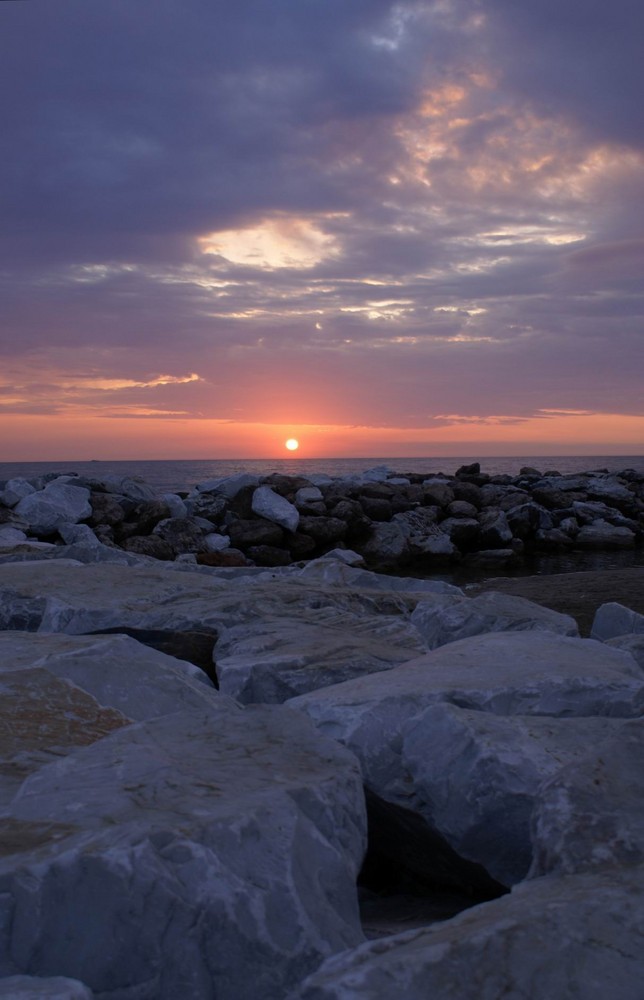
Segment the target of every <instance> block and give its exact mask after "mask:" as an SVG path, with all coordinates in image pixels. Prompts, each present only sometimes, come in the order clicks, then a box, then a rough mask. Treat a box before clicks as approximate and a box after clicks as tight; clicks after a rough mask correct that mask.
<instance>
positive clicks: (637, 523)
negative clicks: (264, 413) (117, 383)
mask: <svg viewBox="0 0 644 1000" xmlns="http://www.w3.org/2000/svg"><path fill="white" fill-rule="evenodd" d="M643 537H644V474H643V473H639V472H637V471H635V470H633V469H624V470H623V471H622V472H620V473H618V474H617V473H610V472H608V471H606V470H603V471H602V470H599V471H594V472H588V473H584V474H575V475H560V474H559V473H558V472H557V471H556V470H549V471H546V472H544V473H541V472H540V471H538V470H537V469H533V468H528V467H525V468H523V469H522V470H521V472H520V474H519V475H518V476H508V475H497V476H491V475H488V474H487V473H484V472H481V469H480V466H479V465H478V463H477V464H474V465H469V466H463V467H462V468H461V469H459V470H458V472H457V473H456V474H455V475H454V476H446V475H443V474H442V473H437V474H435V475H431V476H425V475H419V474H415V473H407V474H405V475H398V474H395V473H394V472H392V470H390V469H388V468H386V467H384V466H383V467H377V468H375V469H372V470H370V471H369V472H366V473H362V474H360V475H355V476H351V477H348V478H343V479H332V478H330V477H328V476H321V475H311V476H310V477H309V478H305V477H303V476H285V475H280V474H273V475H270V476H264V477H262V478H261V479H260V478H259V477H258V476H254V475H251V474H250V473H240V474H238V475H235V476H229V477H227V478H224V479H214V480H210V481H208V482H204V483H199V484H198V485H197V486H195V488H194V489H193V490H191V491H190V492H187V493H182V494H180V495H179V494H175V493H164V494H161V495H158V494H156V493H155V491H154V490H153V489H152V488H151V487H149V486H147V485H146V484H145V483H144V482H143V481H141V480H138V479H119V478H116V477H111V476H104V477H102V478H88V477H85V476H79V475H74V474H72V473H70V474H68V475H54V474H47V475H44V476H42V477H40V478H39V479H32V480H28V481H27V480H23V479H13V480H10V481H8V482H5V483H0V553H1V552H2V551H4V550H5V549H11V550H15V549H16V548H18V549H20V550H22V551H24V552H25V553H26V554H28V551H29V550H30V549H32V548H33V546H34V545H35V546H36V547H38V548H40V549H41V551H43V552H45V551H49V550H48V546H52V545H53V546H54V547H55V549H54V551H50V555H51V556H53V557H57V558H61V557H65V554H66V553H68V552H70V551H71V553H72V554H73V557H74V558H81V559H82V561H84V562H88V561H100V560H101V559H102V558H103V555H104V549H105V548H111V549H114V550H116V551H117V552H120V553H121V556H122V560H123V562H124V563H127V562H132V561H135V560H136V558H137V557H143V556H147V557H150V558H153V559H158V560H162V561H170V560H176V559H179V560H182V561H188V562H190V561H192V562H197V563H200V564H204V565H210V566H266V567H271V566H287V565H290V564H291V563H294V562H300V561H303V560H308V559H312V558H317V557H319V556H321V555H324V554H325V553H326V552H328V551H330V550H332V549H334V548H349V549H352V550H354V551H356V552H358V553H359V555H360V556H361V557H362V559H363V561H364V563H365V565H366V566H367V567H368V568H370V569H374V570H378V571H386V572H401V571H405V569H407V570H410V571H413V572H421V573H424V572H432V571H436V570H439V569H440V568H441V567H443V568H444V567H454V566H462V567H463V568H464V569H466V570H472V571H478V572H481V571H484V572H487V571H491V570H505V569H508V568H510V569H512V568H515V567H520V566H521V565H522V564H523V563H524V562H525V561H526V559H530V558H532V557H534V556H547V555H552V554H554V555H558V556H562V555H566V554H574V553H585V554H586V555H588V553H593V552H606V551H613V552H614V551H616V550H617V551H622V550H631V549H634V548H637V547H639V546H640V545H641V543H642V538H643Z"/></svg>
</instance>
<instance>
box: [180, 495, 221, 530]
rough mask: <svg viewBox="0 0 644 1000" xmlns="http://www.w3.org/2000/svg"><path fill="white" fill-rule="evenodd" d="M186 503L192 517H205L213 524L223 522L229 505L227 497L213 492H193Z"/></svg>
mask: <svg viewBox="0 0 644 1000" xmlns="http://www.w3.org/2000/svg"><path fill="white" fill-rule="evenodd" d="M185 504H186V510H187V511H188V514H189V515H190V516H191V517H203V518H205V519H206V520H207V521H210V523H211V524H220V523H221V522H222V520H223V518H224V516H225V514H226V509H227V506H228V503H227V501H226V498H225V497H223V496H217V495H213V494H212V493H197V494H193V495H191V496H190V497H189V498H188V499H187V500H186V501H185Z"/></svg>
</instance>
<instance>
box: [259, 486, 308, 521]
mask: <svg viewBox="0 0 644 1000" xmlns="http://www.w3.org/2000/svg"><path fill="white" fill-rule="evenodd" d="M252 508H253V512H254V513H255V514H258V515H259V516H260V517H265V518H266V520H267V521H273V522H274V524H279V525H280V527H281V528H286V530H287V531H297V526H298V524H299V523H300V513H299V511H298V510H297V508H296V507H294V506H293V504H292V503H289V501H288V500H287V499H286V498H285V497H282V496H280V495H279V493H275V491H274V490H272V489H271V488H270V486H258V487H257V489H256V490H255V492H254V493H253V501H252Z"/></svg>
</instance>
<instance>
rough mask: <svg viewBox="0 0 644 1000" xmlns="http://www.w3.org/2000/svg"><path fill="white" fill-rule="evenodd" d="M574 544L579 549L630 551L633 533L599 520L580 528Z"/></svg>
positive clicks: (627, 529)
mask: <svg viewBox="0 0 644 1000" xmlns="http://www.w3.org/2000/svg"><path fill="white" fill-rule="evenodd" d="M575 544H576V545H577V547H578V548H580V549H632V548H633V546H634V545H635V533H634V532H633V531H631V529H630V528H616V527H615V526H614V525H612V524H609V523H608V522H607V521H603V520H601V519H599V520H597V521H593V523H592V524H585V525H584V526H583V527H582V528H580V530H579V532H578V534H577V537H576V539H575Z"/></svg>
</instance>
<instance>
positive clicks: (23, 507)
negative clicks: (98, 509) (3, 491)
mask: <svg viewBox="0 0 644 1000" xmlns="http://www.w3.org/2000/svg"><path fill="white" fill-rule="evenodd" d="M89 495H90V494H89V490H86V489H83V488H82V487H80V486H68V485H66V484H65V483H63V484H62V485H60V484H58V483H56V482H53V483H50V484H48V485H47V486H45V488H44V490H39V491H38V492H36V493H31V494H29V496H26V497H23V499H22V500H20V501H19V502H18V503H17V504H16V508H15V510H16V513H17V514H19V515H20V516H21V517H24V518H25V520H26V521H28V523H29V527H30V529H31V531H32V532H33V533H34V534H35V535H51V534H53V533H54V532H55V531H57V530H58V528H59V527H60V526H61V525H62V524H66V523H67V524H76V523H77V522H78V521H82V520H83V519H84V518H87V517H90V516H91V514H92V508H91V505H90V502H89Z"/></svg>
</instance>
